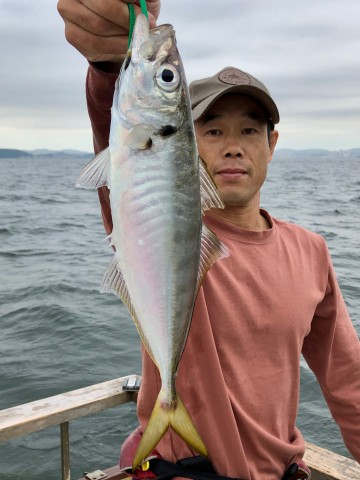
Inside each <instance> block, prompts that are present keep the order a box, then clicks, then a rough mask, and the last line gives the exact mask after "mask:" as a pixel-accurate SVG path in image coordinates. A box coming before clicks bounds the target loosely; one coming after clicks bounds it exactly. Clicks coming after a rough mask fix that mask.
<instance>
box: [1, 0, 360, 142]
mask: <svg viewBox="0 0 360 480" xmlns="http://www.w3.org/2000/svg"><path fill="white" fill-rule="evenodd" d="M56 3H57V2H56V1H55V0H36V1H35V2H30V1H29V0H0V54H1V70H0V73H1V74H0V118H1V121H0V148H20V149H28V150H32V149H35V148H50V149H62V148H74V149H80V150H87V151H91V150H92V137H91V131H90V126H89V120H88V117H87V110H86V104H85V96H84V82H85V75H86V68H87V63H86V60H85V59H84V58H83V57H82V56H81V55H80V54H79V53H78V52H77V51H76V50H75V49H74V48H73V47H72V46H71V45H69V44H68V43H67V42H66V40H65V37H64V25H63V21H62V19H61V18H60V16H59V15H58V13H57V9H56ZM159 23H171V24H173V25H174V27H175V30H176V32H177V41H178V47H179V50H180V53H181V56H182V59H183V63H184V66H185V70H186V74H187V78H188V81H191V80H193V79H196V78H198V77H202V76H208V75H213V74H214V73H215V72H217V71H218V70H220V69H222V68H223V67H225V66H229V65H231V66H237V67H239V68H241V69H243V70H245V71H248V72H250V73H252V74H253V75H255V76H256V77H258V78H259V79H260V80H262V81H263V82H264V83H265V84H266V85H267V87H268V88H269V90H270V91H271V93H272V95H273V97H274V99H275V101H276V103H277V105H278V108H279V110H280V116H281V122H280V124H279V131H280V141H279V144H278V145H279V147H280V148H296V149H303V148H327V149H330V150H337V149H348V148H354V147H360V27H359V25H360V1H359V0H341V1H340V0H316V1H314V0H302V1H301V2H299V1H293V0H272V1H270V0H251V1H250V0H248V1H245V0H219V1H215V0H211V1H209V0H195V1H194V0H192V1H190V0H163V2H162V12H161V14H160V19H159Z"/></svg>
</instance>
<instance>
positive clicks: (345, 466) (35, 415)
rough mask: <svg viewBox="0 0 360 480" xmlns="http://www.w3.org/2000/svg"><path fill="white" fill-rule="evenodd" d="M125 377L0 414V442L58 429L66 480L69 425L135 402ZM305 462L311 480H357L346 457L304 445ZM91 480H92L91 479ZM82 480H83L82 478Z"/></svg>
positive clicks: (358, 469) (357, 468)
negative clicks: (309, 470) (55, 426)
mask: <svg viewBox="0 0 360 480" xmlns="http://www.w3.org/2000/svg"><path fill="white" fill-rule="evenodd" d="M139 378H140V377H139V376H137V375H129V376H126V377H121V378H116V379H114V380H110V381H107V382H103V383H99V384H96V385H91V386H89V387H85V388H80V389H78V390H73V391H70V392H66V393H62V394H60V395H56V396H53V397H49V398H45V399H41V400H37V401H34V402H30V403H26V404H24V405H19V406H16V407H12V408H8V409H6V410H2V411H0V442H1V441H7V440H10V439H12V438H15V437H19V436H23V435H27V434H29V433H33V432H38V431H40V430H43V429H46V428H48V427H52V426H54V425H60V446H61V470H62V480H70V440H69V422H70V421H72V420H75V419H77V418H80V417H84V416H86V415H91V414H94V413H97V412H100V411H102V410H106V409H108V408H112V407H115V406H117V405H121V404H123V403H127V402H131V401H135V402H136V396H137V393H136V392H134V391H127V390H124V388H123V387H124V385H125V384H126V382H127V381H128V380H136V379H139ZM304 459H305V461H306V463H307V464H308V465H309V467H310V468H311V470H312V480H359V479H360V465H359V464H358V463H357V462H355V461H354V460H351V459H349V458H347V457H343V456H341V455H338V454H336V453H333V452H330V451H328V450H325V449H323V448H320V447H317V446H315V445H312V444H311V443H308V442H307V443H306V453H305V458H304ZM94 478H96V477H95V476H94ZM98 478H99V479H100V478H103V479H105V480H119V479H121V478H126V475H124V474H121V473H120V470H119V468H118V467H113V468H110V469H107V470H105V471H104V472H100V473H99V476H98ZM82 480H85V477H83V479H82Z"/></svg>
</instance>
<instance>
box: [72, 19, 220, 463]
mask: <svg viewBox="0 0 360 480" xmlns="http://www.w3.org/2000/svg"><path fill="white" fill-rule="evenodd" d="M103 185H108V187H109V188H110V201H111V212H112V218H113V231H112V234H111V243H112V245H114V247H115V251H116V253H115V255H114V258H113V260H112V262H111V264H110V265H109V267H108V269H107V271H106V273H105V277H104V280H103V285H102V291H106V292H113V293H115V294H116V295H117V296H118V297H120V299H121V300H122V301H123V302H124V304H125V305H126V306H127V308H128V309H129V311H130V314H131V316H132V318H133V320H134V322H135V324H136V327H137V329H138V331H139V334H140V336H141V339H142V342H143V344H144V346H145V348H146V349H147V351H148V353H149V355H150V356H151V358H152V360H153V361H154V363H155V364H156V365H157V367H158V369H159V372H160V376H161V380H162V387H161V391H160V393H159V396H158V398H157V400H156V403H155V406H154V409H153V412H152V414H151V417H150V420H149V422H148V425H147V427H146V429H145V431H144V433H143V435H142V439H141V442H140V444H139V447H138V450H137V453H136V456H135V458H134V462H133V468H134V469H135V468H137V467H138V465H139V464H140V463H141V462H142V461H143V460H144V459H145V458H146V457H147V455H148V454H149V453H150V452H151V451H152V450H153V448H154V447H155V446H156V445H157V443H158V442H159V440H160V439H161V438H162V436H163V435H164V434H165V432H166V431H167V429H168V428H169V426H171V427H172V428H173V429H174V431H175V432H176V433H177V434H178V435H180V436H181V437H182V438H183V439H184V440H185V441H186V442H187V443H188V444H189V445H190V446H191V447H192V448H193V449H194V450H196V451H197V452H199V453H200V454H202V455H204V456H207V450H206V447H205V445H204V443H203V441H202V439H201V438H200V435H199V434H198V432H197V430H196V427H195V426H194V424H193V422H192V420H191V418H190V416H189V414H188V413H187V411H186V408H185V406H184V404H183V403H182V401H181V400H180V398H179V397H178V395H177V394H176V390H175V375H176V371H177V367H178V364H179V361H180V358H181V355H182V352H183V350H184V346H185V342H186V338H187V335H188V331H189V327H190V323H191V317H192V312H193V307H194V302H195V298H196V295H197V292H198V289H199V287H200V285H201V282H202V279H203V278H204V275H205V274H206V272H207V270H208V269H209V268H210V266H211V265H212V264H213V262H214V261H215V260H217V259H218V258H221V257H224V256H227V252H226V248H225V247H224V246H223V245H222V244H221V243H220V242H219V240H218V238H217V237H216V236H215V235H214V234H213V233H212V232H211V231H210V230H209V229H208V228H207V227H206V226H205V225H203V223H202V212H203V211H204V210H205V209H207V208H213V207H214V208H223V205H222V202H221V200H220V198H219V197H218V195H217V193H216V189H215V186H214V183H213V181H212V180H211V179H210V177H209V176H208V174H207V171H206V169H205V168H204V166H203V165H202V162H201V161H200V162H199V159H198V153H197V148H196V141H195V135H194V128H193V122H192V117H191V109H190V99H189V93H188V88H187V83H186V79H185V73H184V69H183V66H182V62H181V58H180V56H179V53H178V50H177V48H176V40H175V33H174V30H173V28H172V26H171V25H161V26H159V27H157V28H154V29H152V30H151V31H149V26H148V21H147V19H146V17H145V16H144V15H142V14H141V15H139V16H138V17H137V20H136V24H135V28H134V35H133V39H132V45H131V47H130V50H129V52H128V54H127V57H126V59H125V62H124V64H123V67H122V70H121V72H120V75H119V78H118V80H117V82H116V87H115V93H114V100H113V106H112V109H111V129H110V140H109V147H108V148H107V149H106V150H105V151H103V152H102V153H100V154H99V155H98V156H97V157H95V159H94V160H93V161H92V162H90V164H89V165H87V166H86V167H85V169H84V170H83V172H82V174H81V176H80V178H79V180H78V182H77V186H80V187H84V188H98V187H100V186H103Z"/></svg>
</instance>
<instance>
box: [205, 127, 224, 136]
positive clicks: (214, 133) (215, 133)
mask: <svg viewBox="0 0 360 480" xmlns="http://www.w3.org/2000/svg"><path fill="white" fill-rule="evenodd" d="M206 134H207V135H209V136H210V137H218V136H219V135H221V130H218V129H217V128H212V129H211V130H208V131H207V132H206Z"/></svg>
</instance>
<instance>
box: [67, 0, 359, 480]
mask: <svg viewBox="0 0 360 480" xmlns="http://www.w3.org/2000/svg"><path fill="white" fill-rule="evenodd" d="M58 8H59V11H60V13H61V15H62V16H63V18H64V20H65V25H66V36H67V39H68V40H69V41H70V43H72V44H73V45H74V46H75V47H76V48H77V49H78V50H79V51H80V52H82V53H83V54H84V55H85V57H86V58H87V59H88V60H90V61H91V62H96V63H91V64H90V66H89V72H88V77H87V100H88V108H89V114H90V118H91V122H92V128H93V133H94V145H95V150H96V152H98V151H100V150H102V149H104V148H105V147H106V146H107V142H108V138H109V123H110V106H111V103H112V95H113V89H114V82H115V80H116V77H117V75H116V74H115V73H111V72H114V71H115V72H116V73H117V72H118V70H119V62H120V61H121V59H122V58H123V57H122V56H121V55H123V54H124V53H125V51H126V46H127V29H128V13H127V6H126V4H125V2H123V1H120V0H109V1H108V2H104V1H102V0H82V1H80V0H60V2H59V4H58ZM148 8H149V10H150V12H151V13H152V15H151V16H150V22H151V25H154V24H155V20H156V18H157V15H158V13H159V2H157V1H149V2H148ZM119 52H120V53H121V55H120V56H119ZM190 94H191V99H192V107H193V116H194V120H195V130H196V137H197V142H198V148H199V153H200V156H201V157H202V158H203V160H204V161H205V162H206V164H207V167H208V169H209V171H210V173H211V175H212V176H213V178H214V180H215V182H216V184H217V187H218V189H219V193H220V196H221V198H222V200H223V202H224V204H225V209H224V210H211V211H210V212H209V213H207V215H206V217H205V219H204V221H205V222H206V224H207V225H208V226H209V227H210V228H211V229H212V230H213V231H214V232H215V233H216V234H217V236H218V237H219V238H220V240H221V241H223V243H225V244H226V246H227V248H228V249H229V251H230V256H229V258H227V259H224V260H221V261H220V262H216V263H215V264H214V265H213V267H212V268H211V269H210V271H209V272H208V274H207V275H206V278H205V280H204V283H203V286H202V288H201V289H200V292H199V295H198V298H197V300H196V304H195V309H194V315H193V321H192V325H191V330H190V334H189V338H188V342H187V344H186V348H185V351H184V354H183V357H182V360H181V362H180V366H179V372H178V377H177V390H178V393H179V395H180V397H181V398H182V399H183V401H184V404H185V405H186V407H187V408H188V410H189V413H190V415H191V417H192V419H193V420H194V423H195V424H196V426H197V428H198V430H199V433H200V435H201V437H202V439H203V440H204V443H205V445H206V446H207V448H208V451H209V457H210V459H211V462H212V465H213V467H214V469H215V471H216V472H217V473H218V474H219V475H226V476H229V477H238V478H241V479H243V480H260V479H261V480H275V479H281V478H293V479H298V478H307V477H306V472H307V469H306V466H304V465H303V464H302V460H301V459H302V456H303V453H304V441H303V439H302V436H301V434H300V432H299V431H298V429H297V428H296V415H297V408H298V394H299V369H300V363H299V362H300V354H301V353H303V355H304V357H305V358H306V360H307V362H308V364H309V365H310V367H311V368H312V370H313V371H314V372H315V374H316V376H317V378H318V380H319V383H320V385H321V387H322V390H323V393H324V396H325V398H326V400H327V402H328V405H329V407H330V410H331V412H332V415H333V417H334V418H335V420H336V421H337V423H338V425H339V427H340V429H341V432H342V435H343V437H344V440H345V443H346V445H347V447H348V449H349V451H350V452H351V453H352V455H353V456H354V457H355V458H356V460H357V461H358V462H360V375H359V365H360V347H359V340H358V337H357V335H356V332H355V330H354V328H353V326H352V324H351V321H350V319H349V316H348V314H347V311H346V308H345V304H344V301H343V298H342V296H341V293H340V290H339V287H338V284H337V281H336V277H335V273H334V269H333V267H332V263H331V260H330V257H329V253H328V251H327V248H326V246H325V243H324V241H323V239H322V238H321V237H320V236H318V235H316V234H313V233H311V232H309V231H306V230H305V229H302V228H301V227H298V226H296V225H292V224H289V223H286V222H282V221H279V220H276V219H274V218H272V217H271V216H270V215H269V214H268V213H267V212H265V211H264V210H261V209H260V189H261V186H262V184H263V182H264V180H265V178H266V173H267V166H268V164H269V162H270V161H271V159H272V156H273V152H274V149H275V146H276V142H277V139H278V132H277V131H276V130H275V129H274V124H276V123H278V121H279V114H278V110H277V107H276V104H275V102H274V101H273V99H272V98H271V96H270V93H269V92H268V91H267V89H266V87H265V86H264V85H263V84H262V83H261V82H259V81H258V80H257V79H256V78H254V77H253V76H251V75H249V74H247V73H245V72H243V71H241V70H239V69H236V68H233V67H228V68H225V69H223V70H222V71H220V72H218V73H217V74H215V75H214V76H213V77H210V78H206V79H202V80H199V81H197V82H193V84H192V85H191V88H190ZM99 197H100V202H101V206H102V214H103V220H104V225H105V229H106V231H107V232H108V233H110V232H111V229H112V220H111V210H110V205H109V195H108V191H107V190H106V189H101V190H99ZM159 387H160V379H159V375H158V372H157V369H156V367H155V366H154V364H153V363H152V362H151V360H150V358H149V357H148V356H147V354H146V353H145V352H144V354H143V383H142V387H141V390H140V393H139V399H138V416H139V421H140V427H141V428H140V429H139V430H137V431H136V432H135V433H134V435H132V436H131V437H130V439H129V440H128V441H127V442H126V444H125V447H124V448H123V453H122V462H121V463H122V465H123V466H127V465H129V463H130V464H131V460H132V458H131V456H132V454H133V452H134V450H135V449H136V444H137V442H138V441H139V436H140V435H141V430H143V429H144V427H145V425H146V423H147V420H148V418H149V416H150V413H151V410H152V408H153V405H154V402H155V399H156V397H157V393H158V391H159ZM154 454H155V455H156V456H161V457H162V458H163V459H165V460H168V461H170V462H176V461H177V460H179V459H183V458H187V457H192V456H193V455H194V452H192V451H191V450H190V449H189V447H188V446H187V445H186V444H185V443H184V442H183V441H182V440H181V439H180V438H179V437H178V436H177V435H176V434H174V433H173V432H172V431H168V433H167V434H166V435H165V437H164V438H163V439H162V440H161V441H160V443H159V445H157V447H156V452H154ZM294 464H297V465H299V468H298V467H297V466H296V465H295V466H294ZM289 466H290V468H289ZM285 472H287V473H285ZM136 473H137V474H138V475H141V472H140V473H139V472H136ZM145 474H146V475H148V476H149V477H150V476H151V474H150V473H149V472H147V473H146V472H145ZM191 478H194V477H191Z"/></svg>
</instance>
